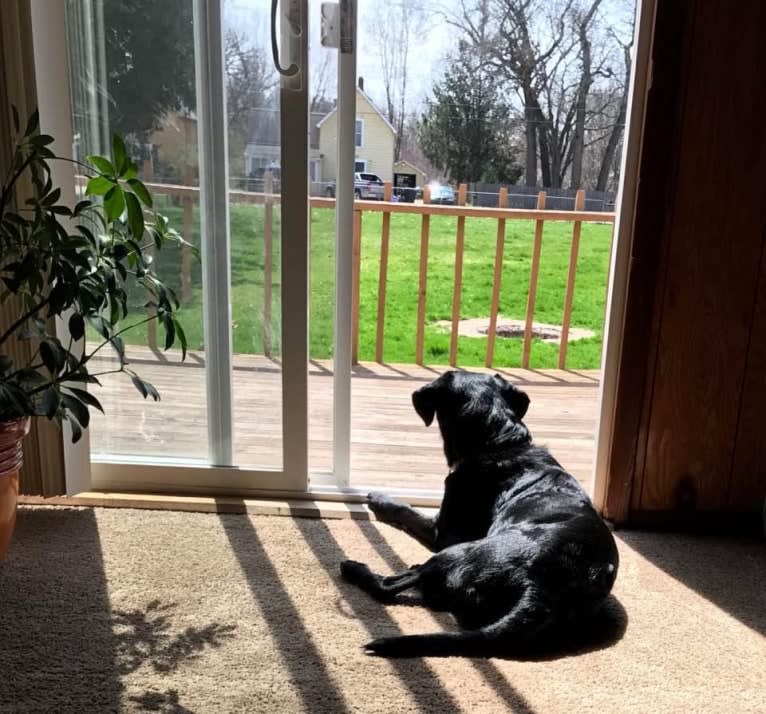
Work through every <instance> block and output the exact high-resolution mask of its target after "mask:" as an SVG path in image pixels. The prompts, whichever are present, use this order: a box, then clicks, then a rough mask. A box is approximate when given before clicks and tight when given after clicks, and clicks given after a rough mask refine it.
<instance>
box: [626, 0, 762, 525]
mask: <svg viewBox="0 0 766 714" xmlns="http://www.w3.org/2000/svg"><path fill="white" fill-rule="evenodd" d="M758 6H759V7H764V6H763V5H761V4H758ZM751 7H752V6H751ZM764 26H766V12H764V11H763V10H760V11H758V13H757V15H753V14H751V13H743V12H738V11H733V9H732V6H731V4H730V3H728V2H723V1H721V0H719V1H715V2H714V1H712V0H707V1H706V2H699V3H696V5H695V22H694V29H693V38H692V45H691V56H692V57H693V60H694V61H693V62H692V63H690V65H689V73H688V76H687V78H686V83H685V89H686V92H685V94H686V97H685V101H684V106H683V119H682V122H681V140H680V143H679V144H678V147H677V152H678V156H679V159H678V173H677V175H676V180H675V183H676V191H675V196H674V201H673V219H672V221H671V223H670V226H669V234H668V240H669V251H668V256H667V282H666V284H665V287H664V294H663V299H662V303H661V307H660V310H661V313H660V314H661V327H660V334H659V343H658V357H657V364H656V372H655V379H654V385H653V388H652V406H651V412H650V416H649V422H648V426H647V431H648V434H647V445H646V460H645V464H644V471H645V478H644V486H643V489H642V491H641V496H640V500H639V502H638V503H637V504H636V505H637V507H639V508H641V509H643V510H654V509H661V510H662V509H667V508H668V506H669V505H672V504H676V502H677V501H678V500H679V499H681V500H683V501H684V502H685V503H684V505H693V506H694V507H695V509H696V510H715V509H718V508H720V507H721V505H722V504H724V503H725V501H726V494H727V492H728V486H729V483H728V482H729V477H730V473H731V464H732V458H733V445H734V442H735V439H736V430H737V416H738V411H739V405H738V396H739V393H740V387H741V384H742V380H743V377H744V371H745V361H746V354H747V348H748V344H749V341H750V327H751V318H752V304H753V301H754V298H755V290H756V285H757V281H758V271H759V267H760V266H759V257H760V254H761V243H762V237H763V225H764V213H763V207H764V200H763V199H764V194H763V191H762V190H761V189H760V188H758V187H759V184H760V182H761V175H762V170H763V166H764V163H765V162H766V133H764V132H763V130H762V122H763V116H764V112H765V110H766V103H765V102H764V99H765V98H766V92H765V91H764V84H763V74H764V70H766V62H764V58H765V55H764V52H763V37H762V29H763V27H764ZM733 67H736V68H738V69H739V71H736V72H732V71H731V70H732V68H733ZM756 82H757V85H758V86H754V84H755V83H756ZM701 179H702V180H701ZM689 501H690V502H691V503H688V502H689Z"/></svg>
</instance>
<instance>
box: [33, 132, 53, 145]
mask: <svg viewBox="0 0 766 714" xmlns="http://www.w3.org/2000/svg"><path fill="white" fill-rule="evenodd" d="M54 141H55V139H54V138H53V137H52V136H49V135H48V134H38V135H37V136H33V137H32V138H31V139H30V140H29V143H30V144H32V145H33V146H36V147H42V146H48V144H52V143H53V142H54Z"/></svg>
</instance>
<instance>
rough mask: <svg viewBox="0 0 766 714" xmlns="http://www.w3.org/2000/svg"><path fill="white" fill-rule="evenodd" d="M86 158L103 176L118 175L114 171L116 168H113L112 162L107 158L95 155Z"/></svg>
mask: <svg viewBox="0 0 766 714" xmlns="http://www.w3.org/2000/svg"><path fill="white" fill-rule="evenodd" d="M85 158H86V161H87V162H88V163H89V164H93V166H95V167H96V168H97V169H98V170H99V171H100V172H101V173H102V174H107V175H109V176H114V175H115V174H116V173H117V172H116V171H115V170H114V166H112V162H111V161H109V159H107V158H106V157H105V156H98V155H97V154H93V155H91V156H87V157H85Z"/></svg>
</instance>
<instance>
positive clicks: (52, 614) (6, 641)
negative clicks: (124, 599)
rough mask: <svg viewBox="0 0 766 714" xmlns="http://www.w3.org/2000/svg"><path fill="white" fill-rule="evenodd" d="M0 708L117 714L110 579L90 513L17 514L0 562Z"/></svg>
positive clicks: (55, 510) (117, 675)
mask: <svg viewBox="0 0 766 714" xmlns="http://www.w3.org/2000/svg"><path fill="white" fill-rule="evenodd" d="M0 641H2V643H3V644H2V647H0V672H2V677H0V710H2V711H57V712H77V711H117V710H118V709H119V706H120V696H121V693H122V690H123V685H122V683H121V682H120V671H119V667H118V663H117V660H116V649H115V648H116V640H115V636H114V632H113V630H112V613H111V610H110V605H109V595H108V589H107V582H106V576H105V572H104V561H103V556H102V550H101V543H100V539H99V533H98V525H97V523H96V517H95V514H94V513H93V511H92V510H90V509H88V510H69V509H61V508H50V509H26V508H20V509H19V512H18V524H17V528H16V533H15V535H14V540H13V543H12V544H11V552H10V553H9V556H8V559H7V560H6V561H5V562H3V563H0Z"/></svg>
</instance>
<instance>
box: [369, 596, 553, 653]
mask: <svg viewBox="0 0 766 714" xmlns="http://www.w3.org/2000/svg"><path fill="white" fill-rule="evenodd" d="M550 623H551V611H550V608H549V607H548V606H547V604H546V603H544V602H542V601H541V600H540V598H539V597H538V594H537V593H536V592H534V591H533V590H532V589H530V590H528V591H527V592H526V593H525V594H524V595H523V596H522V598H521V599H520V600H519V601H518V602H517V603H516V605H515V606H514V607H513V609H512V610H511V611H510V612H509V613H507V614H506V615H504V616H503V617H501V618H500V619H499V620H497V621H496V622H493V623H491V624H489V625H486V626H485V627H482V628H480V629H477V630H462V631H460V632H434V633H430V634H426V635H401V636H397V637H381V638H380V639H377V640H373V641H372V642H368V643H367V644H366V645H365V647H364V650H365V652H366V653H367V654H370V655H377V656H379V657H460V656H463V657H491V656H493V655H499V654H504V653H506V652H508V651H511V650H515V649H517V648H519V649H524V648H526V647H528V646H530V645H531V644H532V643H534V640H535V638H536V636H537V635H538V634H540V633H542V632H544V631H545V630H547V629H548V625H549V624H550Z"/></svg>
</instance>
